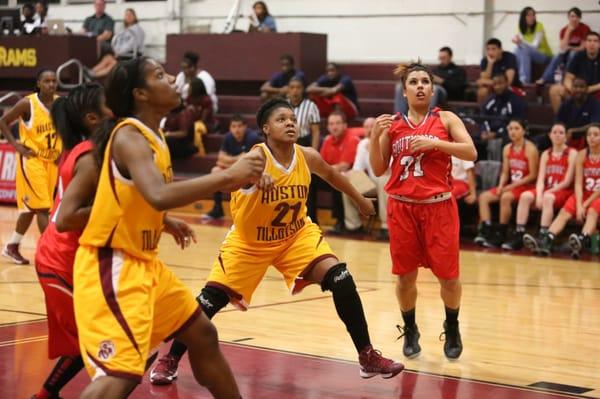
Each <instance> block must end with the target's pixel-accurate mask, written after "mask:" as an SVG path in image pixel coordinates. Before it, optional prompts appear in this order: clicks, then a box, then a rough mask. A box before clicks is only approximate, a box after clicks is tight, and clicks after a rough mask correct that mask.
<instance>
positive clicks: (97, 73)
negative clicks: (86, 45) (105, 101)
mask: <svg viewBox="0 0 600 399" xmlns="http://www.w3.org/2000/svg"><path fill="white" fill-rule="evenodd" d="M117 62H118V61H117V57H116V55H115V52H114V51H113V49H112V46H111V45H110V43H109V42H103V43H102V44H100V58H99V61H98V63H97V64H96V65H94V66H93V67H92V69H90V68H87V67H85V66H84V67H83V75H84V77H85V78H86V79H87V80H88V81H93V80H102V79H104V78H105V77H107V76H108V74H109V72H110V71H111V70H112V69H113V67H114V66H115V65H117Z"/></svg>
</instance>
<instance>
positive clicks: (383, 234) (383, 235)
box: [377, 229, 390, 241]
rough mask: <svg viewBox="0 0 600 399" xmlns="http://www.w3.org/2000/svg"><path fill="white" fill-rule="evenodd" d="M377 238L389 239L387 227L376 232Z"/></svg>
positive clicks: (381, 239)
mask: <svg viewBox="0 0 600 399" xmlns="http://www.w3.org/2000/svg"><path fill="white" fill-rule="evenodd" d="M377 239H378V240H379V241H389V240H390V233H389V232H388V229H380V230H379V233H377Z"/></svg>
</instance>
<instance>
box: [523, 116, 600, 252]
mask: <svg viewBox="0 0 600 399" xmlns="http://www.w3.org/2000/svg"><path fill="white" fill-rule="evenodd" d="M586 141H587V146H588V148H585V149H583V150H581V151H579V152H578V153H577V157H576V158H575V194H573V195H571V196H570V197H569V199H568V200H567V202H566V204H565V206H564V207H563V208H562V209H561V210H560V212H559V213H558V216H557V217H556V219H554V221H553V222H552V224H551V225H550V227H549V228H548V234H546V235H544V236H543V237H542V238H541V240H531V243H530V244H528V247H530V248H531V249H532V250H533V251H534V252H536V253H538V254H540V255H549V254H550V252H552V247H553V245H554V240H555V238H556V236H557V235H558V234H560V233H561V232H562V231H563V230H564V228H565V226H566V225H567V222H569V220H571V219H572V218H576V219H577V221H579V222H582V223H583V228H582V229H581V233H580V234H571V235H570V236H569V247H570V248H571V256H573V257H574V258H579V255H580V253H581V250H582V249H588V248H589V245H590V236H591V235H592V234H593V233H594V232H595V231H596V229H597V225H598V214H600V125H598V124H593V125H591V126H590V127H589V128H588V130H587V133H586ZM532 238H533V237H532Z"/></svg>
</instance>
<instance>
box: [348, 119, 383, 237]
mask: <svg viewBox="0 0 600 399" xmlns="http://www.w3.org/2000/svg"><path fill="white" fill-rule="evenodd" d="M374 124H375V118H367V119H365V121H364V123H363V127H364V129H365V137H364V138H363V139H362V140H361V141H360V142H359V143H358V146H357V147H356V157H355V158H354V164H353V165H352V170H354V171H360V172H366V173H367V176H369V179H371V181H372V182H373V183H374V184H375V190H373V192H370V193H361V194H363V195H365V196H367V197H374V196H376V197H377V205H378V213H379V220H380V221H381V228H380V230H379V232H378V235H377V238H378V239H380V240H383V241H387V240H389V234H388V228H387V199H388V196H387V193H386V192H385V184H386V183H387V181H388V179H389V177H390V175H389V173H386V174H384V175H382V176H379V177H377V176H375V173H373V168H372V167H371V164H370V162H369V137H370V136H371V131H372V130H373V125H374ZM350 181H351V182H352V178H350ZM342 199H343V202H344V227H345V228H346V229H347V230H349V231H356V232H358V231H361V230H362V220H361V217H360V213H359V211H358V207H357V206H356V204H355V203H354V202H353V201H352V199H350V197H348V196H347V195H346V194H342Z"/></svg>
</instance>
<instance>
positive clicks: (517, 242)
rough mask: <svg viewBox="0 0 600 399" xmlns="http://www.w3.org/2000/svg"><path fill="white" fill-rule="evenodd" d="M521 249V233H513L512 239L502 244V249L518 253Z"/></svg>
mask: <svg viewBox="0 0 600 399" xmlns="http://www.w3.org/2000/svg"><path fill="white" fill-rule="evenodd" d="M521 248H523V233H517V232H515V233H514V234H513V237H512V239H510V240H508V241H505V242H503V243H502V249H506V250H508V251H518V250H520V249H521Z"/></svg>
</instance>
